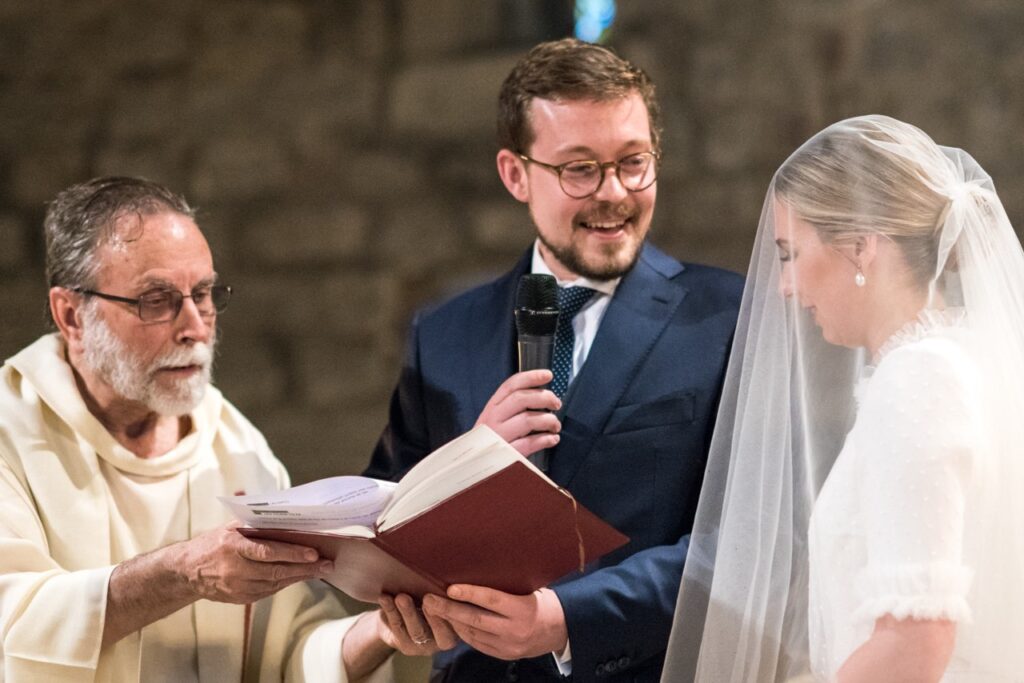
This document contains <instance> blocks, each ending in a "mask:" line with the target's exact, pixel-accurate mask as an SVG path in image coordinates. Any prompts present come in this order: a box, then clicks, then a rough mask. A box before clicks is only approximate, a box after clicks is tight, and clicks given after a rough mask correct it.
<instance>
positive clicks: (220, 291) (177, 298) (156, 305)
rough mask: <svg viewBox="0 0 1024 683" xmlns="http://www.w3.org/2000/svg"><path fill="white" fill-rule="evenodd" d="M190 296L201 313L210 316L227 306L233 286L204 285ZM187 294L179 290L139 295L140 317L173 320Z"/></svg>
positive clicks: (148, 320)
mask: <svg viewBox="0 0 1024 683" xmlns="http://www.w3.org/2000/svg"><path fill="white" fill-rule="evenodd" d="M189 297H190V298H191V299H192V301H194V302H195V304H196V308H197V309H198V310H199V314H200V315H202V316H203V317H210V316H213V315H214V314H216V313H221V312H223V311H224V309H225V308H227V305H228V301H229V300H230V299H231V288H230V287H228V286H226V285H216V286H214V287H203V288H202V289H197V290H195V291H194V292H192V293H191V294H190V295H189ZM184 302H185V295H184V294H182V293H181V292H179V291H178V290H165V291H161V292H153V293H151V294H146V295H143V296H141V297H139V317H140V318H142V320H144V321H147V322H160V321H165V320H173V319H174V318H177V317H178V314H179V313H180V312H181V307H182V306H183V305H184Z"/></svg>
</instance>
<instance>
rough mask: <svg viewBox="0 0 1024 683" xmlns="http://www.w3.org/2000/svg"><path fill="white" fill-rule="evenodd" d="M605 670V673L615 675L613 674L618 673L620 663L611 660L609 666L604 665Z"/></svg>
mask: <svg viewBox="0 0 1024 683" xmlns="http://www.w3.org/2000/svg"><path fill="white" fill-rule="evenodd" d="M604 668H605V671H607V672H608V673H610V674H613V673H615V672H616V671H618V670H619V663H618V662H616V661H615V660H614V659H613V660H611V661H610V662H608V663H607V664H605V665H604Z"/></svg>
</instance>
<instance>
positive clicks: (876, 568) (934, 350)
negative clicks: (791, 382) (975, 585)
mask: <svg viewBox="0 0 1024 683" xmlns="http://www.w3.org/2000/svg"><path fill="white" fill-rule="evenodd" d="M975 377H976V373H974V372H972V365H971V363H970V361H969V359H968V355H967V354H966V352H965V351H964V350H963V347H962V346H961V345H959V344H958V343H957V342H956V341H954V340H952V339H950V338H946V337H942V336H938V337H931V338H927V339H923V340H917V341H914V342H913V343H910V344H906V345H904V346H900V347H899V348H895V349H892V350H891V351H889V352H887V353H886V355H885V356H884V358H883V359H882V360H881V362H880V363H879V365H878V367H877V368H876V370H875V372H874V374H873V376H872V378H871V381H870V382H869V383H868V385H867V386H866V387H864V389H863V392H862V396H861V397H860V398H861V415H860V418H861V419H862V420H863V424H862V425H861V426H860V428H859V429H856V430H855V433H856V434H855V438H856V442H855V445H856V448H857V450H858V452H860V453H862V454H863V457H864V461H863V462H864V468H863V472H862V475H863V479H862V486H861V494H860V495H861V496H862V500H861V509H862V510H863V511H864V523H865V534H866V537H867V557H866V563H865V565H864V569H863V570H862V571H861V572H860V574H859V576H858V577H857V585H856V587H855V589H856V590H857V594H858V597H859V599H860V607H859V609H858V614H857V616H858V617H861V618H866V619H872V620H874V619H877V618H879V617H881V616H883V615H886V614H890V615H892V616H894V617H896V618H898V619H903V618H908V617H913V618H917V619H950V620H953V621H962V620H967V619H969V618H970V613H969V612H970V611H969V608H968V604H967V600H966V596H967V592H968V589H969V587H970V581H971V571H970V568H969V567H967V566H965V565H964V563H963V529H964V503H965V494H966V489H967V486H968V485H969V481H970V476H971V469H972V463H973V460H974V458H975V457H976V456H977V453H978V449H979V445H980V443H981V438H982V435H981V434H980V433H979V428H978V425H979V420H978V416H977V414H976V411H977V410H978V408H977V405H978V401H977V400H976V399H977V389H976V387H975V386H974V384H973V383H974V381H975V379H974V378H975ZM858 421H860V419H859V420H858ZM851 436H854V435H851Z"/></svg>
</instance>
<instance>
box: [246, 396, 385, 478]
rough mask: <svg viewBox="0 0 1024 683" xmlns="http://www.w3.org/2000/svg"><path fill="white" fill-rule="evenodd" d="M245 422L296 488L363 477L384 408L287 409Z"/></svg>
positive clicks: (258, 414)
mask: <svg viewBox="0 0 1024 683" xmlns="http://www.w3.org/2000/svg"><path fill="white" fill-rule="evenodd" d="M247 417H249V419H250V420H252V422H253V424H255V425H256V426H257V427H259V428H260V429H261V430H262V431H263V434H264V436H266V437H267V441H268V442H269V443H270V447H271V448H272V449H273V451H274V453H275V455H277V457H278V458H279V459H280V460H281V462H283V463H284V465H285V467H286V468H287V469H288V471H289V473H291V478H292V483H293V484H295V485H298V484H303V483H306V482H308V481H313V480H315V479H322V478H324V477H331V476H337V475H344V474H359V473H360V472H362V471H363V469H365V467H366V465H367V464H368V463H369V462H370V454H371V453H372V452H373V447H374V445H375V444H376V443H377V439H378V438H379V437H380V433H381V431H382V430H383V429H384V425H385V423H386V420H387V403H386V402H381V403H377V404H375V405H363V406H360V407H358V408H344V409H342V408H330V409H319V410H314V409H312V408H308V407H305V406H294V405H292V406H287V407H278V408H277V409H274V410H265V411H264V410H261V411H253V412H252V413H250V414H249V415H248V416H247Z"/></svg>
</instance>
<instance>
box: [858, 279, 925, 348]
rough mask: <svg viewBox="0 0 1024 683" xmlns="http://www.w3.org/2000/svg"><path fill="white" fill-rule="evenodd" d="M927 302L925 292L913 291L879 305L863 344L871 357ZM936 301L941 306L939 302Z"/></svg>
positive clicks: (915, 315) (914, 316)
mask: <svg viewBox="0 0 1024 683" xmlns="http://www.w3.org/2000/svg"><path fill="white" fill-rule="evenodd" d="M927 303H928V296H927V294H925V293H919V292H913V293H910V294H909V295H908V296H905V297H902V298H901V299H899V300H897V301H892V300H889V301H887V302H886V305H885V306H882V307H880V310H881V313H880V314H879V317H878V319H877V320H876V321H875V324H873V325H872V326H871V329H870V330H869V331H868V339H867V344H865V346H866V347H867V349H868V353H870V354H871V357H872V358H874V357H875V356H876V355H877V354H878V350H879V349H880V348H882V345H883V344H885V342H886V341H888V340H889V338H890V337H892V335H894V334H895V333H896V331H897V330H899V329H900V328H901V327H903V326H904V325H906V324H907V323H909V322H910V321H911V320H913V319H914V318H916V317H917V315H918V314H919V313H920V312H921V310H922V309H923V308H924V307H925V305H926V304H927ZM937 303H939V305H940V307H941V302H937Z"/></svg>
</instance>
